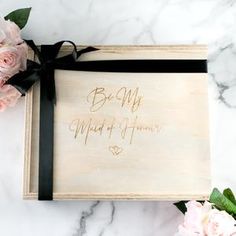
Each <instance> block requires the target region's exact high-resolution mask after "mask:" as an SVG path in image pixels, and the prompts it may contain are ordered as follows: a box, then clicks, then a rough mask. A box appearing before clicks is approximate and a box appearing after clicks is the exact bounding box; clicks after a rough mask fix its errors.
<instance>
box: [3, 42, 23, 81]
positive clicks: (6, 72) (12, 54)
mask: <svg viewBox="0 0 236 236" xmlns="http://www.w3.org/2000/svg"><path fill="white" fill-rule="evenodd" d="M26 60H27V47H26V45H25V44H21V45H17V46H15V47H13V46H2V47H0V78H3V77H4V78H5V77H6V76H7V77H11V76H13V75H14V74H16V73H18V72H19V71H20V70H25V68H26Z"/></svg>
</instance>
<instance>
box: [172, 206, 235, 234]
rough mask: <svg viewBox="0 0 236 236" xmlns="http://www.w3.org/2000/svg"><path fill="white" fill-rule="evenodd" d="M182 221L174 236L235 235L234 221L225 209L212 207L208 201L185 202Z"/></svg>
mask: <svg viewBox="0 0 236 236" xmlns="http://www.w3.org/2000/svg"><path fill="white" fill-rule="evenodd" d="M186 207H187V212H186V214H185V216H184V223H183V224H181V225H180V226H179V229H178V233H177V234H175V236H236V225H235V224H236V221H235V220H234V218H233V217H232V216H230V215H229V214H228V213H227V212H225V211H219V210H217V209H212V206H211V204H210V203H209V202H205V203H204V204H203V205H202V204H201V203H199V202H196V201H190V202H188V203H187V204H186Z"/></svg>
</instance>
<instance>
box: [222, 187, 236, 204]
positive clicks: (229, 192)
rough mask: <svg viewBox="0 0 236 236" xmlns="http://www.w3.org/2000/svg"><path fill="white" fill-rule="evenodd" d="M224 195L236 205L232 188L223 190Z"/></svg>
mask: <svg viewBox="0 0 236 236" xmlns="http://www.w3.org/2000/svg"><path fill="white" fill-rule="evenodd" d="M223 195H224V196H225V197H227V198H228V199H229V200H230V201H231V202H232V203H234V205H236V199H235V197H234V194H233V192H232V190H231V189H230V188H227V189H225V190H224V191H223Z"/></svg>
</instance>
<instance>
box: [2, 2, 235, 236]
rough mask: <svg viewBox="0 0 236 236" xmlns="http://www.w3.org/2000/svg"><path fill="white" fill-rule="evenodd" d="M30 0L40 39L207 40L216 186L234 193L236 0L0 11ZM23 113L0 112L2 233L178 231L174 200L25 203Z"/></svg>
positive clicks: (34, 33)
mask: <svg viewBox="0 0 236 236" xmlns="http://www.w3.org/2000/svg"><path fill="white" fill-rule="evenodd" d="M27 6H31V7H32V8H33V10H32V14H31V17H30V21H29V23H28V25H27V27H26V28H25V29H24V31H23V37H24V38H32V39H34V40H35V41H36V42H37V43H38V44H43V43H53V42H55V41H58V40H61V39H66V38H67V39H71V40H73V41H75V42H76V43H77V44H91V45H92V44H192V43H204V44H208V45H209V105H210V120H211V144H212V148H211V149H212V179H213V185H214V186H218V187H219V188H221V189H222V188H224V187H228V186H229V187H231V188H233V190H234V191H236V172H235V166H236V1H235V0H145V1H144V0H143V1H142V0H119V1H118V0H116V1H115V0H50V1H49V0H47V1H46V0H41V1H39V0H38V1H33V0H21V1H17V0H11V1H9V0H1V1H0V15H2V16H3V15H5V14H6V13H8V12H9V11H11V10H13V9H16V8H20V7H27ZM23 114H24V99H22V100H21V101H20V102H19V103H18V104H17V106H16V107H15V108H14V109H9V110H8V111H6V112H5V113H1V114H0V235H3V236H15V235H16V236H18V235H20V236H21V235H24V236H115V235H118V236H171V235H173V234H174V232H175V231H176V227H177V225H178V223H179V222H181V220H182V215H181V214H180V213H179V212H178V211H177V210H176V209H175V207H174V206H173V205H172V203H171V202H125V201H124V202H86V201H81V202H79V201H78V202H73V201H72V202H37V201H23V200H22V172H23V130H24V127H23V124H24V122H23V120H24V115H23Z"/></svg>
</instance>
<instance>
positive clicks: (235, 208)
mask: <svg viewBox="0 0 236 236" xmlns="http://www.w3.org/2000/svg"><path fill="white" fill-rule="evenodd" d="M231 197H232V196H231ZM210 202H211V203H214V204H215V206H216V207H217V208H218V209H219V210H225V211H226V212H228V213H229V214H234V215H235V214H236V205H235V204H234V203H233V202H232V201H231V200H230V199H228V197H226V196H225V195H223V194H222V193H221V192H220V191H219V190H218V189H217V188H214V189H213V191H212V193H211V196H210Z"/></svg>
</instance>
